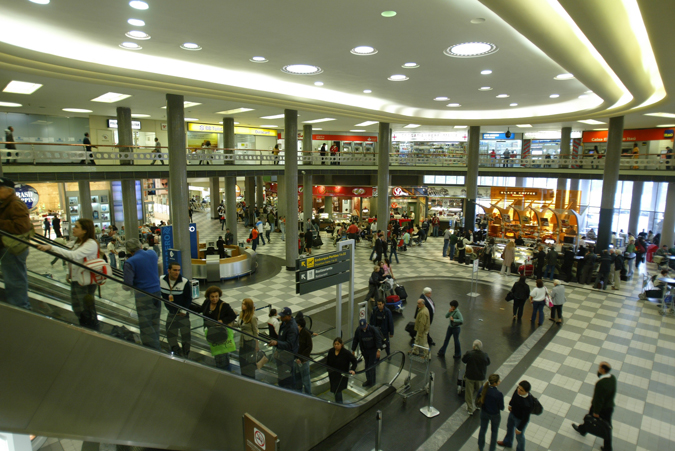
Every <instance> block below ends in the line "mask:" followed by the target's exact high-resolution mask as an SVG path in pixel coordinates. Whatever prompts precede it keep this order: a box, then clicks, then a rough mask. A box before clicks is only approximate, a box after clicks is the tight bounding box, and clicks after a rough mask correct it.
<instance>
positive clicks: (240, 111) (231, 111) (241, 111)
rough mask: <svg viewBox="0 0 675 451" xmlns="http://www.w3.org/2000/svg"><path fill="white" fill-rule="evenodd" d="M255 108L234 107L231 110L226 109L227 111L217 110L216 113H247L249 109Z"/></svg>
mask: <svg viewBox="0 0 675 451" xmlns="http://www.w3.org/2000/svg"><path fill="white" fill-rule="evenodd" d="M253 110H254V109H253V108H233V109H231V110H225V111H217V112H216V114H237V113H245V112H247V111H253Z"/></svg>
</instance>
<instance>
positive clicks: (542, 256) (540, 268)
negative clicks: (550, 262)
mask: <svg viewBox="0 0 675 451" xmlns="http://www.w3.org/2000/svg"><path fill="white" fill-rule="evenodd" d="M535 258H536V259H537V260H536V262H535V265H536V266H535V268H536V270H535V272H534V278H535V279H543V278H544V268H545V267H546V252H544V247H543V246H539V251H538V252H537V253H536V254H535Z"/></svg>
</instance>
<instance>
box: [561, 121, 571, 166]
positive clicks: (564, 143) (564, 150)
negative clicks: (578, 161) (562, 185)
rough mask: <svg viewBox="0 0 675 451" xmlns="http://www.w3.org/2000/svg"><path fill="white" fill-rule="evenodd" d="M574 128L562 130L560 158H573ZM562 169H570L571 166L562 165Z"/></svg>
mask: <svg viewBox="0 0 675 451" xmlns="http://www.w3.org/2000/svg"><path fill="white" fill-rule="evenodd" d="M571 140H572V127H563V128H562V129H561V130H560V156H561V157H562V158H564V159H570V158H572V146H571V145H570V144H571V142H570V141H571ZM560 167H565V168H569V167H570V165H569V164H564V165H560Z"/></svg>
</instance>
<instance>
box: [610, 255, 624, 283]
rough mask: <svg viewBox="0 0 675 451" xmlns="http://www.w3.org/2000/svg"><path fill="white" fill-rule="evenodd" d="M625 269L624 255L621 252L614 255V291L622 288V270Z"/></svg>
mask: <svg viewBox="0 0 675 451" xmlns="http://www.w3.org/2000/svg"><path fill="white" fill-rule="evenodd" d="M623 267H624V260H623V255H621V253H620V252H616V253H615V254H614V285H613V286H612V290H618V289H620V288H621V270H622V269H623Z"/></svg>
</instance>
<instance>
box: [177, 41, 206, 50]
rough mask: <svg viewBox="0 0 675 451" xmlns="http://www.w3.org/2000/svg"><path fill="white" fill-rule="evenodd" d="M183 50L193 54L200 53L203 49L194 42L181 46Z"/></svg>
mask: <svg viewBox="0 0 675 451" xmlns="http://www.w3.org/2000/svg"><path fill="white" fill-rule="evenodd" d="M180 48H182V49H183V50H190V51H192V52H198V51H199V50H201V49H202V47H201V46H200V45H199V44H195V43H194V42H186V43H184V44H183V45H181V46H180Z"/></svg>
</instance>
